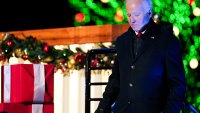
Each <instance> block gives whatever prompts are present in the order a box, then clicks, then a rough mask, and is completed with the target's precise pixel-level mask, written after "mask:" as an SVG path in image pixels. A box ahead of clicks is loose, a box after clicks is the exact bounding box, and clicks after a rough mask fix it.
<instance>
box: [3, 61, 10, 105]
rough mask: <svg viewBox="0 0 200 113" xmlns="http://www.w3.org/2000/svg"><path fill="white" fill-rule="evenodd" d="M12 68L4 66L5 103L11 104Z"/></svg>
mask: <svg viewBox="0 0 200 113" xmlns="http://www.w3.org/2000/svg"><path fill="white" fill-rule="evenodd" d="M10 81H11V78H10V66H9V65H4V85H3V86H4V98H3V99H4V102H5V103H10V86H11V85H10Z"/></svg>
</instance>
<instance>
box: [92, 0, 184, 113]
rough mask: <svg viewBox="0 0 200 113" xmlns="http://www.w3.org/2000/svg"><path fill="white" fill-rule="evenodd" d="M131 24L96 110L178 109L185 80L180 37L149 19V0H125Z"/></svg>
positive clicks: (171, 112)
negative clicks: (177, 37)
mask: <svg viewBox="0 0 200 113" xmlns="http://www.w3.org/2000/svg"><path fill="white" fill-rule="evenodd" d="M126 11H127V16H128V22H129V24H130V28H129V29H128V31H127V32H125V33H124V34H122V35H121V36H119V37H118V38H117V40H116V49H117V57H116V59H115V63H114V66H113V69H112V74H111V75H110V77H109V81H108V84H107V86H106V89H105V92H104V94H103V100H102V101H100V103H99V106H98V108H97V110H96V111H95V113H110V112H111V105H112V104H113V103H115V107H114V109H113V113H179V112H180V109H181V105H182V102H183V100H184V96H185V89H186V81H185V74H184V68H183V64H182V56H181V50H180V44H179V41H178V40H177V39H176V37H175V36H174V35H173V34H171V32H169V31H167V30H166V29H164V28H162V27H161V26H158V25H157V24H155V23H154V22H153V20H152V19H151V17H152V3H151V1H150V0H127V1H126Z"/></svg>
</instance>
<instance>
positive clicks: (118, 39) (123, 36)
mask: <svg viewBox="0 0 200 113" xmlns="http://www.w3.org/2000/svg"><path fill="white" fill-rule="evenodd" d="M130 32H131V31H130V28H128V29H127V31H126V32H124V33H122V34H121V35H119V36H118V37H117V38H116V41H122V40H125V39H127V38H126V37H128V36H129V34H130Z"/></svg>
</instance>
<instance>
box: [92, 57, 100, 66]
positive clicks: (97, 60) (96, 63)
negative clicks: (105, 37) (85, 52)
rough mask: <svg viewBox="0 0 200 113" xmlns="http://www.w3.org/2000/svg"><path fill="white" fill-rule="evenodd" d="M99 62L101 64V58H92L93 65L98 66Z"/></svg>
mask: <svg viewBox="0 0 200 113" xmlns="http://www.w3.org/2000/svg"><path fill="white" fill-rule="evenodd" d="M98 64H99V59H98V58H96V59H94V60H92V63H91V67H97V65H98Z"/></svg>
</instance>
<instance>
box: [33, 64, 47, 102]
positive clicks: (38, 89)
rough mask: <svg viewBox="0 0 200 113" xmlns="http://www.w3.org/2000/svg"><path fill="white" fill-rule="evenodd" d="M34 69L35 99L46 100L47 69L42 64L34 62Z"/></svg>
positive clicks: (37, 100)
mask: <svg viewBox="0 0 200 113" xmlns="http://www.w3.org/2000/svg"><path fill="white" fill-rule="evenodd" d="M33 69H34V97H33V101H34V103H35V102H39V103H42V102H44V95H45V70H44V65H42V64H33Z"/></svg>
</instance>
